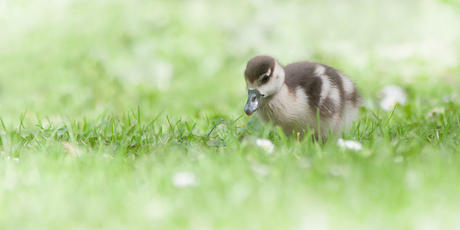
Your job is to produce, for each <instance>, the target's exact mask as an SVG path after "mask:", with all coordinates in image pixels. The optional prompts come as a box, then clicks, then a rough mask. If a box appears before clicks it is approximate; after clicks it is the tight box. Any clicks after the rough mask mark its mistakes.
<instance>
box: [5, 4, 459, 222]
mask: <svg viewBox="0 0 460 230" xmlns="http://www.w3.org/2000/svg"><path fill="white" fill-rule="evenodd" d="M258 54H268V55H272V56H274V57H275V58H277V59H278V60H279V62H280V63H282V64H283V65H287V64H289V63H292V62H296V61H302V60H310V61H316V62H322V63H325V64H328V65H331V66H333V67H336V68H338V69H340V70H341V71H343V72H344V73H346V74H347V75H349V76H350V78H352V79H353V80H354V81H355V82H356V84H357V86H358V88H359V89H360V91H361V94H362V95H363V96H364V98H365V100H364V104H363V108H362V109H361V112H360V116H359V119H358V121H357V122H356V123H355V128H353V130H352V132H351V133H350V134H346V135H345V136H344V137H345V138H347V139H353V140H357V141H359V142H361V143H362V144H363V146H364V150H363V151H361V152H353V151H349V150H343V149H340V148H338V147H337V146H336V144H335V142H328V143H326V144H325V145H324V146H323V145H319V144H318V143H310V142H308V141H303V142H297V141H295V140H286V139H285V138H284V136H282V135H279V133H278V132H276V129H273V128H271V127H269V126H263V125H260V124H258V123H257V121H254V120H251V118H250V117H247V116H245V115H244V116H243V114H244V113H243V107H244V104H245V102H246V99H247V92H246V88H245V87H246V86H245V82H244V77H243V72H244V69H245V65H246V62H247V61H248V60H249V59H250V58H251V57H253V56H254V55H258ZM459 61H460V3H459V1H455V0H453V1H435V0H422V1H410V0H408V1H397V0H387V1H376V0H349V1H335V0H326V1H324V0H321V1H320V0H311V1H275V0H270V1H263V0H248V1H244V0H232V1H230V0H229V1H205V0H186V1H178V0H164V1H147V0H110V1H109V0H91V1H90V0H34V1H29V0H0V118H1V120H2V126H1V127H0V137H1V148H0V156H1V157H0V181H1V182H0V184H2V186H3V187H1V188H0V228H1V229H458V226H460V223H459V218H458V217H459V216H460V209H459V208H458V207H460V206H459V205H460V199H459V197H458V194H459V192H460V190H459V189H458V186H457V182H458V181H459V179H460V171H459V170H458V168H459V167H460V157H459V156H458V152H459V151H460V144H459V141H460V131H459V130H460V128H459V123H460V122H459V116H458V111H459V110H458V108H459V105H460V97H459V94H460V64H459V63H460V62H459ZM389 84H393V85H399V86H401V87H402V88H403V89H404V90H405V91H406V93H407V94H408V98H409V103H408V104H407V105H405V106H400V107H397V109H396V110H395V111H394V113H392V112H391V111H390V112H385V111H382V110H381V109H380V108H379V106H378V100H379V98H378V93H379V91H380V90H381V88H382V87H384V86H385V85H389ZM433 108H442V110H441V109H440V110H439V111H443V112H442V113H441V114H440V115H439V114H438V115H436V116H435V115H433V116H431V115H430V116H428V115H427V114H428V113H429V112H430V111H432V109H433ZM437 111H438V110H437ZM157 116H158V119H157V120H155V118H156V117H157ZM240 117H241V118H240ZM238 118H239V119H238ZM236 120H237V121H236ZM248 122H249V123H248ZM254 123H255V124H256V125H254ZM194 124H195V125H196V127H195V125H194ZM251 128H254V129H251ZM246 136H251V137H249V138H247V139H248V141H241V140H242V139H243V137H246ZM257 137H259V138H267V139H270V140H271V141H272V142H273V143H274V144H275V153H273V154H271V155H269V154H267V153H265V152H264V151H262V150H261V149H259V148H257V146H255V145H254V143H252V139H251V138H257ZM223 144H226V146H225V147H222V146H221V145H223ZM216 146H217V147H216ZM219 146H220V147H219ZM75 156H79V157H75ZM14 158H17V159H16V160H17V161H18V162H17V163H16V162H14V161H13V159H14ZM182 171H190V172H193V173H194V175H195V176H196V181H195V182H196V183H195V184H194V186H191V187H187V188H179V187H178V186H177V185H173V182H172V180H173V179H172V178H174V175H176V173H178V172H182ZM173 181H174V180H173Z"/></svg>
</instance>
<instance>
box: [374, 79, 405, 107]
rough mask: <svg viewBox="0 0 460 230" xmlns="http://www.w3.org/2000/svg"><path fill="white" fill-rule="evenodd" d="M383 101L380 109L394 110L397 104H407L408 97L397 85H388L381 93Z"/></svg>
mask: <svg viewBox="0 0 460 230" xmlns="http://www.w3.org/2000/svg"><path fill="white" fill-rule="evenodd" d="M381 94H382V95H381V96H382V100H381V101H380V107H382V109H383V110H385V111H390V110H393V108H394V107H395V105H396V104H400V105H405V104H407V96H406V93H404V90H403V89H402V88H401V87H399V86H396V85H387V86H385V87H383V89H382V91H381Z"/></svg>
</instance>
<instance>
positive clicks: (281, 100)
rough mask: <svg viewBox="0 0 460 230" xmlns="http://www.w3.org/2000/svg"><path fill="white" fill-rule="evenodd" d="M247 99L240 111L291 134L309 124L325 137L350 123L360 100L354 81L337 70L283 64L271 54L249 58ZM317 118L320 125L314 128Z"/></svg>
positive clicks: (318, 65) (312, 63) (307, 63)
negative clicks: (255, 113)
mask: <svg viewBox="0 0 460 230" xmlns="http://www.w3.org/2000/svg"><path fill="white" fill-rule="evenodd" d="M244 77H245V80H246V85H247V89H248V101H247V103H246V106H245V107H244V111H245V112H246V114H247V115H248V116H249V115H251V114H253V113H254V112H257V115H258V116H259V117H260V118H261V119H262V120H263V121H265V122H269V121H270V120H271V121H273V123H274V125H278V126H280V127H281V128H282V129H283V132H284V133H285V134H286V135H287V136H289V135H291V134H292V133H294V134H296V135H300V136H301V137H303V135H304V133H305V132H306V131H307V127H309V128H310V129H311V130H314V132H315V137H316V138H318V137H319V134H321V138H322V139H323V140H325V139H326V138H327V137H328V134H329V133H332V134H336V135H339V134H340V133H341V132H342V131H343V130H344V129H345V130H347V129H349V128H350V127H351V124H352V122H353V121H354V120H355V119H356V116H357V114H358V109H359V106H360V104H361V100H362V99H361V96H360V95H359V93H358V91H357V89H356V86H355V84H354V83H353V81H351V80H350V79H349V78H348V77H347V76H345V75H344V74H342V73H340V72H339V71H338V70H336V69H334V68H332V67H329V66H327V65H324V64H320V63H315V62H307V61H304V62H296V63H293V64H290V65H287V66H285V67H283V66H281V64H280V63H279V62H278V61H277V60H276V59H274V58H273V57H270V56H266V55H260V56H256V57H254V58H252V59H251V60H249V61H248V64H247V66H246V71H245V72H244ZM318 117H319V124H320V125H319V128H318ZM318 130H319V132H318Z"/></svg>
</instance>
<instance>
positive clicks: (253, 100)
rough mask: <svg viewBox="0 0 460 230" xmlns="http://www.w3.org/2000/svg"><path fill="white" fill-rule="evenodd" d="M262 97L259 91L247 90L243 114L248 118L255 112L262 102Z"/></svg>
mask: <svg viewBox="0 0 460 230" xmlns="http://www.w3.org/2000/svg"><path fill="white" fill-rule="evenodd" d="M262 97H263V95H262V94H260V92H259V90H257V89H250V90H248V101H247V102H246V106H244V112H245V113H246V115H248V116H249V115H251V114H253V113H254V112H255V111H256V110H257V108H258V107H259V104H260V102H261V101H262Z"/></svg>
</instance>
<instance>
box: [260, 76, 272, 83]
mask: <svg viewBox="0 0 460 230" xmlns="http://www.w3.org/2000/svg"><path fill="white" fill-rule="evenodd" d="M268 80H270V77H269V76H268V75H265V76H263V77H262V79H261V80H260V83H262V84H265V83H267V82H268Z"/></svg>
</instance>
